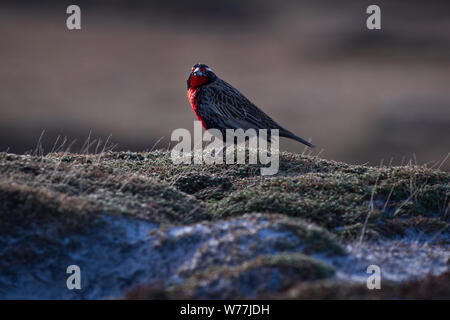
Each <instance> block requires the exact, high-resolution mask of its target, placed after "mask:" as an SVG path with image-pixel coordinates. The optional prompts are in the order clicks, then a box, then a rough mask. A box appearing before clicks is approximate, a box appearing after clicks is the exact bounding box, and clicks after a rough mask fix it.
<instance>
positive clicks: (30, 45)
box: [0, 0, 450, 170]
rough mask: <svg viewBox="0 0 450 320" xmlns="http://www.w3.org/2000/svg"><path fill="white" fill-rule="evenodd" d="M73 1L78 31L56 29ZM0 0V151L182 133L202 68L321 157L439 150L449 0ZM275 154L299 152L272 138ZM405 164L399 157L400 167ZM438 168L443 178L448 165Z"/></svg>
mask: <svg viewBox="0 0 450 320" xmlns="http://www.w3.org/2000/svg"><path fill="white" fill-rule="evenodd" d="M70 4H78V5H79V6H80V7H81V11H82V30H81V31H69V30H67V28H66V18H67V14H66V8H67V6H68V5H70ZM370 4H375V2H373V1H362V0H359V1H358V0H355V1H345V2H342V3H341V2H339V3H338V2H337V1H275V0H274V1H257V0H253V1H243V0H228V1H224V2H215V1H198V2H195V3H192V2H187V1H181V0H177V1H147V2H143V1H125V0H123V1H119V0H116V1H70V2H68V1H44V2H39V3H35V2H31V1H21V2H20V4H19V3H18V2H17V1H10V2H8V1H2V4H1V5H0V39H1V44H0V84H1V89H0V151H5V150H9V151H10V152H17V153H22V152H26V151H27V150H31V149H34V148H35V145H36V143H37V141H38V139H39V136H40V135H41V132H42V130H44V129H45V130H46V131H45V134H44V136H43V139H42V143H43V148H44V151H47V152H48V151H50V150H51V148H52V145H53V144H54V142H55V140H56V137H57V136H58V135H62V136H67V137H68V138H69V140H72V139H75V138H76V139H77V143H75V144H74V145H73V147H72V149H71V150H72V151H74V152H76V151H79V150H80V148H81V145H82V144H83V142H84V141H85V140H86V138H87V136H88V135H89V132H90V131H92V137H93V138H97V137H102V139H106V137H107V136H108V135H109V134H112V141H113V142H115V143H117V144H118V146H117V147H116V150H128V149H130V150H136V151H143V150H146V149H151V148H152V147H153V145H154V144H155V142H156V141H158V140H159V139H160V138H161V137H164V138H163V139H162V140H161V142H160V143H159V144H158V145H157V147H158V148H166V147H167V145H168V143H169V141H170V134H171V132H172V130H174V129H175V128H180V127H183V128H188V129H190V130H192V128H193V122H192V121H193V120H194V119H195V116H194V113H193V111H192V109H191V107H190V105H189V104H188V101H187V98H186V78H187V76H188V74H189V72H190V68H191V66H192V65H193V64H195V63H197V62H202V63H206V64H208V65H209V66H211V67H212V68H213V70H214V71H215V72H216V73H217V74H218V75H219V76H220V77H222V78H223V79H225V80H226V81H228V82H230V83H231V84H232V85H234V86H236V87H237V88H238V89H239V90H240V91H241V92H243V93H244V94H246V95H247V97H249V98H250V100H252V101H253V102H255V103H256V104H257V105H258V106H260V107H261V108H262V109H263V110H265V111H266V112H267V113H268V114H269V115H271V116H273V118H274V119H275V120H277V121H279V122H280V123H281V124H282V125H284V126H285V127H286V128H288V129H290V130H292V131H293V132H295V133H297V134H298V135H300V136H302V137H304V138H307V139H308V138H311V139H312V141H313V143H315V144H316V145H317V146H318V148H317V149H316V150H314V152H319V151H320V150H321V149H323V152H322V153H321V156H322V157H325V158H328V159H334V160H343V161H348V162H350V163H369V164H371V165H378V164H379V163H380V161H381V160H382V159H384V163H389V162H390V161H391V160H392V163H393V164H400V163H401V162H402V161H404V162H407V161H409V160H410V159H412V161H417V163H420V164H422V163H425V162H428V161H433V160H442V159H443V158H444V157H445V156H446V154H447V153H448V152H449V151H450V143H449V141H450V41H449V40H450V3H449V2H448V1H392V0H391V1H376V4H378V5H379V6H380V7H381V10H382V12H381V15H382V30H381V31H370V30H367V29H366V18H367V16H368V15H367V14H366V13H365V12H366V8H367V6H368V5H370ZM282 148H283V150H288V151H293V152H301V151H302V150H303V147H302V145H300V144H298V143H295V142H291V141H288V140H283V143H282ZM402 159H403V160H402ZM449 163H450V161H448V162H447V163H446V164H445V165H444V169H446V170H449V169H450V164H449Z"/></svg>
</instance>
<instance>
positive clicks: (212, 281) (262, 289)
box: [168, 253, 334, 299]
mask: <svg viewBox="0 0 450 320" xmlns="http://www.w3.org/2000/svg"><path fill="white" fill-rule="evenodd" d="M333 274H334V269H333V267H331V266H329V265H327V264H325V263H323V262H320V261H318V260H315V259H313V258H311V257H309V256H305V255H302V254H299V253H283V254H278V255H274V256H273V255H272V256H259V257H258V258H256V259H255V260H252V261H248V262H245V263H243V264H241V265H238V266H234V267H216V268H212V269H208V270H206V271H204V272H201V273H197V274H195V275H194V276H193V277H191V278H190V279H188V280H187V281H186V283H185V284H184V285H183V286H180V287H173V288H170V289H168V292H169V294H170V292H175V293H176V292H183V294H184V295H187V296H190V297H192V298H194V299H207V298H209V299H211V298H212V299H239V298H243V299H244V298H247V299H248V298H250V299H251V298H256V297H257V296H261V295H262V294H264V293H266V292H280V291H283V290H286V288H288V287H290V286H291V285H292V283H294V282H297V281H314V280H318V279H324V278H328V277H331V276H332V275H333Z"/></svg>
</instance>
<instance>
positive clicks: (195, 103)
mask: <svg viewBox="0 0 450 320" xmlns="http://www.w3.org/2000/svg"><path fill="white" fill-rule="evenodd" d="M197 78H198V77H197ZM191 83H192V79H191ZM197 91H198V88H196V87H193V86H192V85H191V87H190V88H189V90H188V92H187V96H188V99H189V102H190V103H191V106H192V109H194V112H195V115H196V116H197V119H198V120H199V121H200V122H201V123H202V126H203V128H205V130H206V126H205V123H204V122H203V120H202V118H200V116H199V115H198V113H197V106H198V100H197V99H196V98H195V95H196V93H197Z"/></svg>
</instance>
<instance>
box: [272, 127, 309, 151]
mask: <svg viewBox="0 0 450 320" xmlns="http://www.w3.org/2000/svg"><path fill="white" fill-rule="evenodd" d="M280 137H285V138H289V139H292V140H295V141H298V142H301V143H303V144H305V145H307V146H308V147H310V148H314V147H315V145H313V144H311V143H309V142H308V141H306V140H305V139H302V138H300V137H299V136H296V135H295V134H293V133H292V132H289V131H287V130H285V131H284V130H283V131H282V130H280Z"/></svg>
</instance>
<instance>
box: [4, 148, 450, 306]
mask: <svg viewBox="0 0 450 320" xmlns="http://www.w3.org/2000/svg"><path fill="white" fill-rule="evenodd" d="M260 169H261V166H260V165H247V164H245V165H226V164H223V165H195V164H191V165H184V164H181V165H175V164H173V163H172V160H171V157H170V152H167V151H153V152H144V153H133V152H107V153H101V154H70V153H52V154H48V155H46V156H30V155H13V154H7V153H0V231H1V234H2V235H3V238H1V237H0V240H1V241H0V242H2V243H5V244H7V245H8V248H9V249H8V250H12V251H14V246H12V245H11V243H10V242H9V238H7V236H8V235H14V237H15V238H14V239H19V238H20V234H21V232H22V230H26V233H27V235H28V239H36V238H35V237H34V234H33V232H35V231H33V230H35V228H36V226H38V228H36V229H39V230H40V231H39V232H41V233H42V234H41V236H40V238H39V237H38V238H39V239H41V240H39V241H42V239H44V240H45V241H53V240H52V237H55V235H65V236H67V237H69V236H71V235H79V234H81V233H82V234H83V237H86V239H88V240H86V241H91V240H92V239H91V238H90V236H89V231H90V230H109V229H108V223H110V222H108V221H109V220H108V219H107V218H105V215H106V216H107V217H119V216H120V217H122V216H123V217H126V218H127V219H132V220H133V221H134V220H138V218H139V219H143V220H145V221H146V223H150V224H151V229H152V231H151V232H150V234H149V235H144V236H143V237H142V239H141V238H139V241H142V242H139V250H144V251H145V250H155V251H154V252H158V253H160V254H161V257H160V259H159V260H157V261H156V260H155V259H153V260H155V261H152V260H151V259H150V258H149V259H150V260H149V261H152V263H156V264H155V266H156V267H155V270H159V269H158V268H160V266H161V265H160V264H157V263H160V262H161V261H165V260H164V259H169V260H170V261H169V260H168V261H167V263H166V262H164V264H162V265H165V264H167V265H171V266H173V269H170V270H169V269H167V270H166V271H167V272H166V273H167V274H164V275H163V276H162V277H165V279H169V280H170V279H171V276H174V275H175V276H176V277H179V278H183V279H190V280H189V281H188V282H186V283H185V284H183V285H182V286H181V287H178V288H182V290H184V291H186V294H188V295H191V296H195V297H207V295H206V293H207V292H210V293H211V295H210V296H209V297H211V296H212V295H214V294H216V293H217V296H218V297H233V295H239V294H240V295H241V296H245V297H263V296H264V295H266V294H267V295H271V294H273V293H274V291H275V292H280V293H283V294H285V296H286V297H287V296H288V290H290V289H292V286H290V285H288V283H296V284H297V285H298V286H301V284H302V283H310V284H313V283H318V282H320V281H325V282H323V283H328V282H326V281H331V283H332V285H337V286H340V285H341V284H337V283H336V281H335V280H333V268H332V267H329V266H327V265H326V264H325V263H323V262H321V261H326V259H331V258H330V257H332V259H335V258H336V257H343V256H345V255H346V254H347V253H346V250H344V249H343V247H344V246H343V245H341V244H340V243H345V244H349V243H350V244H351V243H355V240H363V241H369V242H370V243H372V242H371V241H372V240H375V239H380V240H383V241H391V242H392V241H393V239H397V240H398V239H400V238H402V237H403V238H407V237H408V236H409V235H410V234H421V235H425V237H429V239H432V240H433V242H434V243H437V245H442V248H443V249H444V250H445V248H447V247H444V246H445V245H448V244H449V243H450V229H449V228H448V225H449V222H450V220H449V215H448V210H449V205H450V174H449V173H447V172H443V171H439V170H434V169H432V168H427V167H426V166H410V165H409V166H403V167H380V168H375V167H367V166H353V165H348V164H344V163H339V162H334V161H327V160H324V159H320V158H317V157H312V156H306V155H295V154H289V153H282V154H281V155H280V170H279V172H278V174H277V175H275V176H271V177H270V176H261V175H260ZM99 221H103V222H101V223H104V225H103V228H105V229H102V227H98V222H99ZM105 221H106V222H105ZM117 221H121V220H117ZM127 221H128V220H127ZM116 223H118V225H119V226H118V228H119V229H120V228H122V227H123V226H122V225H121V224H120V223H119V222H116ZM127 223H128V222H127ZM94 225H95V226H96V227H98V229H95V228H94V227H93V226H94ZM48 226H52V227H51V230H52V232H51V233H49V232H48V230H50V229H49V228H47V227H48ZM114 228H116V227H114ZM114 228H113V229H111V230H116V229H114ZM149 228H150V227H149ZM81 231H82V232H81ZM127 232H128V231H127ZM125 234H128V233H126V232H125ZM98 236H99V237H100V238H102V235H101V234H100V235H98ZM141 236H142V235H141ZM100 238H96V239H95V241H99V242H101V241H103V240H101V239H100ZM83 239H85V238H83ZM118 239H119V240H120V238H117V237H115V238H114V239H109V240H108V241H110V240H111V241H110V242H108V245H110V247H111V248H114V247H115V246H116V245H117V242H116V241H118ZM149 239H151V240H149ZM129 240H130V242H132V243H133V241H134V238H133V236H132V235H129ZM14 241H15V240H14ZM33 241H34V240H33ZM45 241H44V242H45ZM58 241H60V242H54V245H53V246H48V247H52V248H53V249H52V250H54V251H53V252H55V253H57V252H59V248H60V247H61V246H60V244H63V245H65V244H64V243H65V242H64V241H63V239H59V240H58ZM83 241H84V240H83ZM83 241H79V243H78V244H79V245H80V246H83V244H82V243H83ZM92 241H93V240H92ZM430 241H431V240H430ZM44 242H42V245H43V246H44V247H47V245H46V244H45V243H44ZM370 243H369V245H370ZM373 243H375V242H373ZM119 245H120V243H119ZM21 248H27V246H26V245H22V247H21ZM31 248H39V246H38V245H34V244H33V246H31ZM149 248H150V249H149ZM119 249H120V248H119ZM119 249H118V250H119ZM33 250H34V249H33ZM99 250H100V249H99ZM136 250H137V249H136ZM12 251H11V252H12ZM100 251H101V250H100ZM119 251H120V252H122V251H123V252H127V251H126V250H119ZM11 252H9V253H8V254H10V253H11ZM36 252H37V251H36ZM36 252H35V253H36ZM188 252H189V254H190V255H191V256H190V255H188V254H187V253H188ZM12 253H13V254H12V255H11V256H14V257H15V260H14V261H16V262H15V263H17V261H20V259H21V257H22V256H21V254H19V253H17V252H16V253H14V252H12ZM134 253H135V255H134V256H133V257H134V258H135V259H136V260H135V264H138V261H140V259H138V258H136V257H142V256H141V255H140V252H137V251H136V252H134ZM166 253H167V254H166ZM5 254H6V253H5ZM121 254H122V253H121ZM26 256H27V255H24V262H25V263H26V262H27V260H26ZM36 257H37V256H36ZM180 257H181V258H183V259H185V260H183V259H181V260H179V259H180ZM16 258H17V259H16ZM66 258H67V259H69V258H70V255H68V256H67V257H66ZM94 258H95V257H93V258H92V259H94ZM116 258H117V257H116ZM120 258H122V256H120ZM123 258H126V257H125V256H124V257H123ZM441 258H442V256H441ZM90 259H91V257H90ZM344 259H345V258H344ZM441 260H442V259H441ZM117 261H121V259H117ZM180 261H184V262H183V263H185V264H183V265H182V266H181V267H180V265H178V263H179V262H180ZM161 263H162V262H161ZM180 263H181V262H180ZM334 266H335V265H334ZM0 267H1V268H3V269H4V268H8V266H7V265H5V264H2V265H0ZM141 267H142V263H141V264H139V268H140V269H139V272H141V270H145V268H144V269H141ZM118 270H119V269H118ZM120 270H122V269H120ZM174 270H175V271H174ZM206 270H208V271H206ZM120 272H122V271H120ZM152 272H153V271H152ZM152 274H153V275H154V276H155V277H157V276H159V274H158V273H157V272H153V273H152ZM277 275H280V277H278V276H277ZM205 277H206V278H205ZM277 277H278V278H277ZM264 278H271V279H272V278H274V279H278V281H277V283H276V286H275V285H274V286H259V285H258V283H260V282H261V281H262V279H264ZM325 278H326V279H328V280H324V279H325ZM221 279H225V280H223V281H226V283H227V285H226V290H225V289H223V288H222V287H221V285H222V284H221V283H220V281H221ZM169 280H168V281H169ZM246 281H250V283H253V284H255V285H253V286H252V285H250V284H249V283H246ZM169 282H170V281H169ZM321 283H322V282H321ZM111 285H112V286H114V285H115V284H111ZM166 285H167V284H164V287H163V290H162V291H161V290H159V289H158V290H159V291H158V290H156V291H158V292H160V293H161V294H163V295H165V296H167V297H173V292H171V291H170V290H171V289H169V288H167V286H166ZM151 288H154V286H152V287H151ZM221 288H222V289H223V290H222V289H221ZM274 288H275V289H274ZM152 290H153V289H151V290H150V291H151V292H153V291H152ZM180 290H181V289H180ZM349 290H350V289H349ZM150 291H148V292H150ZM214 292H215V293H214ZM305 292H309V291H305ZM149 294H150V293H149ZM349 295H351V294H350V293H349ZM293 296H295V294H294V295H293ZM297 296H299V297H300V296H302V295H301V294H300V293H299V294H298V295H297Z"/></svg>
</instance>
